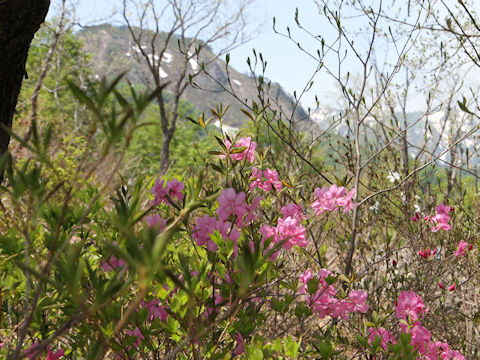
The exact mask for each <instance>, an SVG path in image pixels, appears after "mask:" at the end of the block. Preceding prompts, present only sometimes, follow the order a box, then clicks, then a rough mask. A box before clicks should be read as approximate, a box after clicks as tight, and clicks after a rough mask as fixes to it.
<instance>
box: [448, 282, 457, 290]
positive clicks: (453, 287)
mask: <svg viewBox="0 0 480 360" xmlns="http://www.w3.org/2000/svg"><path fill="white" fill-rule="evenodd" d="M456 286H457V284H453V285H452V286H450V287H449V288H448V291H453V290H455V287H456Z"/></svg>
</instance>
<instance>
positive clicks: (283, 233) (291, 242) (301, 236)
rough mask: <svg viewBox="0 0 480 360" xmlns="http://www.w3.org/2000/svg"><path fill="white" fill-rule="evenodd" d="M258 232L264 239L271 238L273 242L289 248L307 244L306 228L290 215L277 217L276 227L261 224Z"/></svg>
mask: <svg viewBox="0 0 480 360" xmlns="http://www.w3.org/2000/svg"><path fill="white" fill-rule="evenodd" d="M260 233H261V234H262V235H263V237H264V239H269V238H273V243H275V244H278V243H281V242H283V243H282V247H283V248H285V249H287V250H290V249H291V248H292V247H293V246H295V245H298V246H300V247H305V246H307V240H306V238H305V233H306V229H305V228H304V227H303V225H302V224H301V223H300V221H298V219H294V218H292V217H290V216H288V217H286V218H280V219H278V223H277V226H276V227H273V226H269V225H263V226H262V227H261V228H260Z"/></svg>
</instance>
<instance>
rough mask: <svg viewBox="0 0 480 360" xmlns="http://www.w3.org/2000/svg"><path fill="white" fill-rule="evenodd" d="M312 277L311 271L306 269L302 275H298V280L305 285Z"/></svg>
mask: <svg viewBox="0 0 480 360" xmlns="http://www.w3.org/2000/svg"><path fill="white" fill-rule="evenodd" d="M310 279H313V274H312V271H311V270H309V269H307V270H306V271H305V272H304V273H303V274H302V275H300V281H301V282H302V283H304V284H305V285H307V283H308V280H310Z"/></svg>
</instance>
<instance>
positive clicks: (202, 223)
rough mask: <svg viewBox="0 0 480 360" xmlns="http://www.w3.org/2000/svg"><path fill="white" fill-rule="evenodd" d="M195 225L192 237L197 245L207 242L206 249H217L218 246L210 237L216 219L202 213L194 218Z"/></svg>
mask: <svg viewBox="0 0 480 360" xmlns="http://www.w3.org/2000/svg"><path fill="white" fill-rule="evenodd" d="M195 222H196V225H194V226H193V234H192V237H193V238H194V239H195V242H196V243H197V245H198V246H203V245H205V244H207V250H208V251H217V249H218V247H217V244H215V242H213V241H212V240H211V239H210V234H213V232H214V231H215V227H216V224H217V219H216V218H214V217H211V216H208V215H204V216H202V217H199V218H197V219H196V220H195Z"/></svg>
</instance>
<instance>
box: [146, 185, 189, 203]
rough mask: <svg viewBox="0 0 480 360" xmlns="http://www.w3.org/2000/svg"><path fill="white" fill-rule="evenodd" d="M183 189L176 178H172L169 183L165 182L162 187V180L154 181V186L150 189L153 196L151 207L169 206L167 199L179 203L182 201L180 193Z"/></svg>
mask: <svg viewBox="0 0 480 360" xmlns="http://www.w3.org/2000/svg"><path fill="white" fill-rule="evenodd" d="M183 189H185V184H184V183H182V182H181V181H178V180H177V179H176V178H173V179H172V180H171V181H167V183H166V185H165V186H164V180H160V179H155V185H153V186H152V188H151V190H150V191H151V193H152V194H153V196H154V199H153V200H152V206H156V205H160V204H161V203H165V204H167V205H170V202H169V201H168V198H169V197H170V199H173V198H176V199H177V201H178V202H181V201H182V199H183V194H182V191H183Z"/></svg>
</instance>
